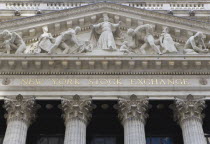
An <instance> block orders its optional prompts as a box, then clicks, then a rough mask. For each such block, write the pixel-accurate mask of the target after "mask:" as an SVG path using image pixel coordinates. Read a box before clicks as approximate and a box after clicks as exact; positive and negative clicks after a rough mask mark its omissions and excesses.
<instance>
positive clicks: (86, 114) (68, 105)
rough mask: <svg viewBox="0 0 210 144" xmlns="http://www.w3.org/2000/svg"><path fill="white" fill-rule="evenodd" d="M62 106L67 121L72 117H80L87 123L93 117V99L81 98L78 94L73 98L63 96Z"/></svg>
mask: <svg viewBox="0 0 210 144" xmlns="http://www.w3.org/2000/svg"><path fill="white" fill-rule="evenodd" d="M61 107H62V110H63V112H64V114H63V118H64V120H65V123H67V122H68V121H69V120H71V119H79V120H82V121H83V122H85V124H87V123H88V121H89V120H90V118H91V117H92V115H91V113H90V112H91V111H92V101H91V99H80V97H79V96H78V95H75V96H74V97H73V98H71V99H69V98H68V99H66V98H63V99H62V100H61Z"/></svg>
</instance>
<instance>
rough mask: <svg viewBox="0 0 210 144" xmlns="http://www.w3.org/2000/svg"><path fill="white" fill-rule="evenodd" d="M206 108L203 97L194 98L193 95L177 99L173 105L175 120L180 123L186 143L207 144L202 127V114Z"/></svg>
mask: <svg viewBox="0 0 210 144" xmlns="http://www.w3.org/2000/svg"><path fill="white" fill-rule="evenodd" d="M204 108H205V101H204V100H203V99H194V97H193V96H192V95H189V96H187V98H186V99H178V98H177V99H175V103H174V105H173V110H174V117H175V120H177V122H178V123H179V124H180V126H181V129H182V134H183V139H184V144H206V143H207V142H206V140H205V137H204V132H203V128H202V119H203V117H204V115H203V114H202V111H203V109H204Z"/></svg>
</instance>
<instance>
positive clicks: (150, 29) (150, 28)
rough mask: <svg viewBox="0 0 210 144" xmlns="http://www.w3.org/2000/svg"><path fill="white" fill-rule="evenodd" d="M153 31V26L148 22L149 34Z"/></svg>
mask: <svg viewBox="0 0 210 144" xmlns="http://www.w3.org/2000/svg"><path fill="white" fill-rule="evenodd" d="M153 32H154V29H153V26H152V25H150V24H147V29H146V33H147V34H153Z"/></svg>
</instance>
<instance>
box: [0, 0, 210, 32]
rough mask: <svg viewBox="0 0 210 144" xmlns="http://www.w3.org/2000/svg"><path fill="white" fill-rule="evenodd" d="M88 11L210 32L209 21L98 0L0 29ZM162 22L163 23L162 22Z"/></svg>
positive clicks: (0, 26) (2, 26)
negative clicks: (99, 0) (123, 15)
mask: <svg viewBox="0 0 210 144" xmlns="http://www.w3.org/2000/svg"><path fill="white" fill-rule="evenodd" d="M90 12H98V13H102V12H108V13H112V12H115V13H116V12H119V13H120V12H121V13H126V14H127V15H133V16H136V17H137V18H138V17H142V18H143V19H144V18H147V19H148V18H149V19H153V20H155V21H156V20H157V22H159V23H161V22H162V24H164V23H173V24H175V25H183V26H185V27H188V29H190V28H191V29H192V27H193V28H196V29H197V30H201V31H206V33H210V30H209V28H210V23H206V22H201V21H196V20H190V19H185V18H180V17H175V16H172V15H167V14H163V13H158V12H154V11H149V10H144V9H139V8H134V7H129V6H124V5H120V4H116V3H110V2H99V3H94V4H90V5H86V6H82V7H77V8H72V9H66V10H60V11H56V12H51V13H47V14H43V15H37V16H32V17H27V18H22V19H16V20H11V21H6V22H2V23H0V31H2V30H4V29H9V30H13V31H15V30H16V29H17V28H20V27H21V28H23V27H25V26H28V25H34V26H35V25H36V24H37V25H38V24H42V23H43V24H46V23H52V22H53V21H54V20H56V21H65V20H67V19H74V18H76V16H77V17H79V16H81V17H82V16H83V17H84V16H85V14H88V13H90ZM163 22H164V23H163Z"/></svg>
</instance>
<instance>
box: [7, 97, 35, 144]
mask: <svg viewBox="0 0 210 144" xmlns="http://www.w3.org/2000/svg"><path fill="white" fill-rule="evenodd" d="M4 107H5V109H6V111H7V114H6V118H7V129H6V133H5V137H4V140H3V144H25V143H26V137H27V131H28V127H29V125H30V124H31V122H32V120H34V118H35V111H36V110H37V107H36V104H35V100H34V98H28V99H24V98H23V97H22V96H17V97H16V99H5V102H4Z"/></svg>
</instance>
